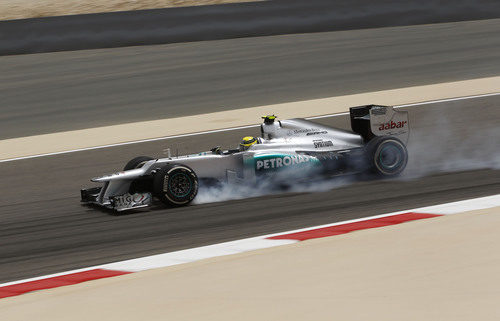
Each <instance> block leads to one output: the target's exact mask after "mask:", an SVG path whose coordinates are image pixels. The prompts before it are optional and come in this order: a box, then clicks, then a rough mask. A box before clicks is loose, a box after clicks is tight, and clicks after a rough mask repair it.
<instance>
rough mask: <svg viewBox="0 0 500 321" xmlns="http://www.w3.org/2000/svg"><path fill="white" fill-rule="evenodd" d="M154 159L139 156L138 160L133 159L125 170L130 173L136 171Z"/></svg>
mask: <svg viewBox="0 0 500 321" xmlns="http://www.w3.org/2000/svg"><path fill="white" fill-rule="evenodd" d="M153 159H154V158H152V157H149V156H139V157H136V158H132V159H131V160H130V161H129V162H128V163H127V165H125V167H124V168H123V170H124V171H128V170H130V169H136V168H141V167H142V166H143V165H144V163H146V162H148V161H150V160H153Z"/></svg>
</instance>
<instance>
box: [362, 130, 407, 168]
mask: <svg viewBox="0 0 500 321" xmlns="http://www.w3.org/2000/svg"><path fill="white" fill-rule="evenodd" d="M366 155H367V158H368V163H369V166H370V169H371V171H372V172H374V173H376V174H378V175H381V176H385V177H394V176H398V175H399V174H401V173H402V172H403V170H404V169H405V167H406V164H407V163H408V151H407V149H406V146H405V145H404V144H403V143H402V142H401V141H400V140H399V139H397V138H394V137H389V136H381V137H376V138H374V139H373V140H371V141H370V142H369V143H368V144H367V146H366Z"/></svg>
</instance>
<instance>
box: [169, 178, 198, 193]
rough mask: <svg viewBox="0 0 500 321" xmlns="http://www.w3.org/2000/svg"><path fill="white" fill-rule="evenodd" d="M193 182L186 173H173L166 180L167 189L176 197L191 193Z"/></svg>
mask: <svg viewBox="0 0 500 321" xmlns="http://www.w3.org/2000/svg"><path fill="white" fill-rule="evenodd" d="M192 189H193V183H192V181H191V179H190V177H189V176H188V175H187V174H186V173H175V174H174V175H172V176H171V177H170V179H169V181H168V190H169V192H170V193H171V194H172V195H173V196H174V197H176V198H183V197H186V196H188V195H189V193H191V190H192Z"/></svg>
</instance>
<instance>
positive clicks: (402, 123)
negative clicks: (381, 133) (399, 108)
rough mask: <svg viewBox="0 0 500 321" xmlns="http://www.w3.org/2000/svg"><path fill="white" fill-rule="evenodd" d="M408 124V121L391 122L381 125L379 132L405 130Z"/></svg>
mask: <svg viewBox="0 0 500 321" xmlns="http://www.w3.org/2000/svg"><path fill="white" fill-rule="evenodd" d="M406 124H408V122H407V121H406V120H405V121H397V122H394V121H392V120H391V121H390V122H387V123H382V124H380V126H379V128H378V130H389V129H395V128H404V127H406Z"/></svg>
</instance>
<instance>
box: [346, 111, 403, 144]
mask: <svg viewBox="0 0 500 321" xmlns="http://www.w3.org/2000/svg"><path fill="white" fill-rule="evenodd" d="M349 113H350V115H351V128H352V130H353V131H354V132H355V133H358V134H360V135H361V136H363V139H364V140H365V141H369V140H371V139H373V138H374V137H377V136H395V137H396V138H398V139H399V140H401V141H402V142H403V143H405V144H407V143H408V138H409V137H410V124H409V120H408V112H407V111H399V110H394V108H393V107H391V106H380V105H365V106H358V107H351V108H349Z"/></svg>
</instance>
